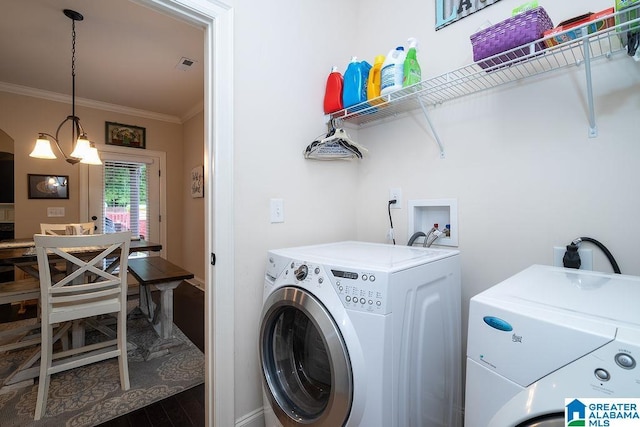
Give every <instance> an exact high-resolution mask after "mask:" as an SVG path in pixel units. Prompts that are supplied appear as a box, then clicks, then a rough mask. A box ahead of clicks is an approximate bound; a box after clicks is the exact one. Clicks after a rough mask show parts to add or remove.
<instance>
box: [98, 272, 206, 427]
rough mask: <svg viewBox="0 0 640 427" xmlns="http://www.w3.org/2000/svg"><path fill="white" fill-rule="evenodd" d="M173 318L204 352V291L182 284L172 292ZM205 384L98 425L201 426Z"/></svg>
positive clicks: (147, 426)
mask: <svg viewBox="0 0 640 427" xmlns="http://www.w3.org/2000/svg"><path fill="white" fill-rule="evenodd" d="M173 316H174V317H173V321H174V323H175V324H176V325H177V326H178V327H179V328H180V330H181V331H182V332H184V334H185V335H186V336H187V337H188V338H189V339H190V340H191V341H192V342H193V343H194V344H195V345H196V346H197V347H198V348H199V349H200V350H201V351H202V352H204V292H203V291H202V290H200V289H198V288H196V287H194V286H192V285H189V284H188V283H184V282H183V283H182V284H181V285H180V286H178V287H177V288H176V289H175V290H174V292H173ZM204 408H205V402H204V384H201V385H199V386H197V387H194V388H191V389H189V390H186V391H183V392H182V393H179V394H176V395H174V396H171V397H168V398H166V399H164V400H161V401H159V402H156V403H154V404H151V405H149V406H145V407H144V408H141V409H138V410H137V411H134V412H132V413H130V414H127V415H123V416H121V417H118V418H115V419H113V420H111V421H108V422H106V423H103V424H100V427H125V426H126V427H129V426H130V427H161V426H162V427H182V426H185V427H188V426H194V427H201V426H204V425H205V417H204Z"/></svg>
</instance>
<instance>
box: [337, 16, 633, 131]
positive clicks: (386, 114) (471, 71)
mask: <svg viewBox="0 0 640 427" xmlns="http://www.w3.org/2000/svg"><path fill="white" fill-rule="evenodd" d="M639 14H640V5H639V6H634V7H632V8H629V9H625V10H623V11H621V12H617V13H614V14H612V15H607V16H604V17H602V18H601V19H602V20H607V19H616V18H618V17H620V15H624V17H623V19H621V21H623V22H622V23H620V22H619V21H618V20H616V21H615V22H616V25H614V26H610V27H609V28H605V29H603V30H601V31H598V32H595V33H592V34H586V35H584V36H582V37H579V38H576V39H573V40H570V41H567V42H564V43H561V44H559V45H556V46H553V47H550V48H546V49H544V50H538V51H536V49H535V46H536V44H540V43H544V42H545V41H546V40H548V39H551V38H553V37H559V36H562V35H565V34H567V33H571V32H572V31H574V30H575V28H572V29H569V30H567V31H564V32H561V33H557V34H554V35H552V36H549V37H545V38H541V39H539V40H536V41H534V42H532V43H530V44H528V45H525V46H521V47H518V48H515V49H511V50H509V51H506V52H501V53H499V54H497V55H494V56H491V57H489V58H484V59H482V60H481V61H478V62H477V63H473V64H470V65H467V66H464V67H461V68H458V69H456V70H453V71H450V72H447V73H445V74H442V75H439V76H436V77H433V78H429V79H427V80H423V81H422V82H420V83H417V84H415V85H412V86H408V87H406V88H403V89H400V90H398V91H395V92H392V93H390V94H388V95H384V96H381V97H379V98H375V99H373V100H371V101H368V102H363V103H360V104H356V105H354V106H352V107H349V108H346V109H344V110H340V111H337V112H335V113H332V114H331V115H330V118H331V119H332V120H334V121H342V122H346V123H350V124H354V125H357V126H359V127H366V126H367V125H371V124H374V123H377V122H379V121H381V120H385V119H394V118H397V117H401V116H403V115H405V114H406V113H408V112H410V111H414V110H417V109H419V108H422V109H423V111H424V112H425V114H426V110H425V109H424V107H425V106H434V105H438V104H442V103H444V102H447V101H451V100H453V99H456V98H460V97H463V96H467V95H472V94H475V93H479V92H482V91H485V90H488V89H493V88H496V87H498V86H502V85H506V84H509V83H513V82H516V81H519V80H523V79H527V78H531V77H534V76H538V75H541V74H545V73H549V72H552V71H556V70H561V69H564V68H568V67H573V66H581V65H584V66H585V69H586V70H587V80H588V82H587V83H588V90H589V96H591V95H590V93H591V77H590V62H591V61H593V60H598V59H601V58H610V57H611V56H612V55H614V54H617V53H621V52H624V51H625V50H626V49H625V46H623V43H622V41H621V38H620V37H621V35H623V34H627V33H629V32H630V31H631V29H633V30H634V31H640V18H635V19H629V17H630V16H638V15H639ZM634 24H635V25H634ZM634 27H635V28H634ZM582 29H583V32H586V27H582ZM505 57H508V58H513V59H510V60H504V58H505ZM480 62H481V63H483V64H484V66H485V67H486V64H490V66H489V67H488V68H482V67H481V66H480V65H479V63H480ZM592 115H593V114H592ZM590 122H592V123H591V127H592V133H594V134H595V122H594V119H591V120H590Z"/></svg>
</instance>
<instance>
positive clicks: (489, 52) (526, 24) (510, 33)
mask: <svg viewBox="0 0 640 427" xmlns="http://www.w3.org/2000/svg"><path fill="white" fill-rule="evenodd" d="M551 28H553V22H551V18H549V15H547V12H546V11H545V10H544V9H543V8H542V7H536V8H534V9H530V10H527V11H525V12H522V13H519V14H517V15H515V16H512V17H511V18H508V19H505V20H504V21H502V22H499V23H497V24H495V25H492V26H491V27H489V28H485V29H484V30H481V31H478V32H477V33H475V34H472V35H471V45H472V46H473V60H474V62H478V61H481V60H482V59H485V58H488V57H490V56H494V55H497V54H499V53H500V52H504V51H507V50H511V49H514V48H517V47H520V46H522V49H517V50H515V51H513V52H509V53H508V54H505V55H500V56H498V57H496V58H493V59H491V60H488V61H482V62H478V65H480V66H481V67H482V68H489V67H493V66H496V65H499V64H502V63H505V62H508V61H511V60H513V59H516V58H517V57H520V56H524V55H527V54H529V53H530V52H529V48H528V46H526V45H527V44H529V43H531V42H533V41H535V40H538V39H540V38H542V36H543V33H544V32H545V31H546V30H549V29H551ZM523 45H524V46H523ZM544 47H545V46H544V43H536V49H535V50H536V51H538V50H542V49H544Z"/></svg>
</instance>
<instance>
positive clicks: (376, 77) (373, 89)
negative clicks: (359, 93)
mask: <svg viewBox="0 0 640 427" xmlns="http://www.w3.org/2000/svg"><path fill="white" fill-rule="evenodd" d="M383 63H384V55H377V56H376V58H375V60H374V61H373V67H371V70H370V71H369V78H368V79H367V100H368V101H371V100H372V99H374V98H377V97H379V96H380V72H381V71H382V64H383Z"/></svg>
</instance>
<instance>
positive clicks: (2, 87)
mask: <svg viewBox="0 0 640 427" xmlns="http://www.w3.org/2000/svg"><path fill="white" fill-rule="evenodd" d="M0 91H2V92H9V93H13V94H16V95H23V96H30V97H33V98H40V99H46V100H48V101H54V102H63V103H65V104H71V96H69V95H64V94H61V93H57V92H50V91H47V90H42V89H35V88H32V87H27V86H20V85H16V84H12V83H6V82H0ZM76 105H80V106H82V107H88V108H95V109H97V110H104V111H111V112H113V113H121V114H128V115H131V116H136V117H144V118H147V119H152V120H159V121H163V122H169V123H178V124H182V123H183V122H184V121H183V120H182V119H181V118H180V117H176V116H171V115H169V114H161V113H154V112H153V111H146V110H139V109H136V108H130V107H124V106H122V105H116V104H109V103H107V102H100V101H93V100H91V99H85V98H78V97H76ZM197 108H199V109H200V110H201V109H202V108H203V107H202V106H196V107H194V108H193V109H192V110H190V112H189V113H188V114H191V117H192V116H193V115H194V114H196V113H198V112H199V111H200V110H198V111H195V113H193V111H194V110H196V109H197ZM188 114H187V115H188Z"/></svg>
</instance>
